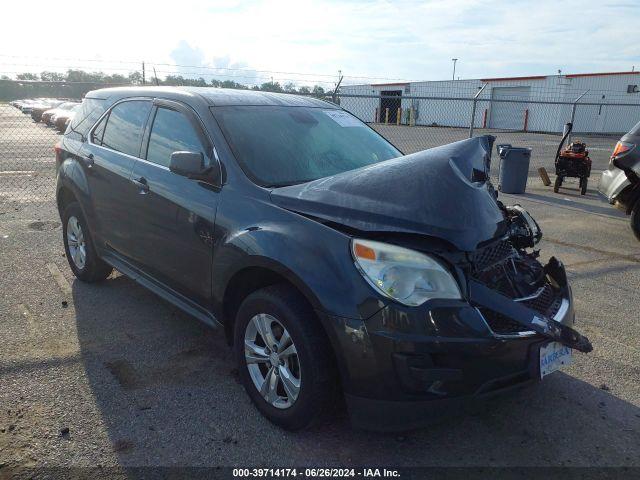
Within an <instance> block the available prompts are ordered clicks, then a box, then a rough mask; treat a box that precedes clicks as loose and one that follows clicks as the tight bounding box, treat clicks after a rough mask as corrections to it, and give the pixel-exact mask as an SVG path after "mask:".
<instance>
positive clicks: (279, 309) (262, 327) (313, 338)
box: [234, 284, 337, 430]
mask: <svg viewBox="0 0 640 480" xmlns="http://www.w3.org/2000/svg"><path fill="white" fill-rule="evenodd" d="M263 333H264V336H263ZM285 338H288V340H285ZM270 342H271V343H273V345H268V343H270ZM287 345H290V347H293V351H295V353H294V354H291V353H289V355H291V356H290V357H286V356H285V357H281V358H280V359H279V360H278V358H277V357H278V356H279V352H283V353H285V352H286V351H291V348H290V347H289V348H288V347H287ZM234 353H235V356H236V361H237V364H238V372H239V376H240V380H241V381H242V384H243V386H244V388H245V390H246V392H247V394H248V395H249V397H250V398H251V401H252V402H253V403H254V405H255V406H256V407H257V408H258V410H259V411H260V413H262V414H263V415H264V416H265V417H267V418H268V419H269V420H270V421H271V422H273V423H275V424H276V425H278V426H280V427H282V428H284V429H287V430H300V429H303V428H307V427H309V426H311V425H312V424H314V423H315V422H316V421H317V420H318V419H319V418H321V417H322V416H324V415H325V414H327V413H329V412H330V411H331V410H333V407H334V406H335V404H336V392H337V374H336V368H335V362H334V357H333V352H332V351H331V347H330V345H329V341H328V339H327V337H326V334H325V332H324V330H323V329H322V326H321V325H320V323H319V321H318V320H317V318H316V315H315V313H314V311H313V309H312V308H311V307H310V305H309V304H308V303H307V301H306V300H305V299H304V297H302V296H301V295H300V294H299V293H298V292H297V291H296V290H295V289H293V288H292V287H290V286H288V285H284V284H279V285H272V286H269V287H266V288H263V289H261V290H258V291H256V292H254V293H252V294H251V295H249V296H248V297H247V298H246V299H245V300H244V301H243V302H242V305H240V309H239V310H238V314H237V317H236V321H235V325H234ZM285 379H288V380H289V381H285ZM291 382H293V383H291ZM272 385H273V388H270V387H271V386H272Z"/></svg>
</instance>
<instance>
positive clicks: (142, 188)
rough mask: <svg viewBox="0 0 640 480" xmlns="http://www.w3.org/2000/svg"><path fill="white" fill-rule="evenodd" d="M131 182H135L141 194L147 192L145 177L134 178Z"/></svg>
mask: <svg viewBox="0 0 640 480" xmlns="http://www.w3.org/2000/svg"><path fill="white" fill-rule="evenodd" d="M132 182H133V183H135V184H136V185H137V186H138V187H139V188H140V194H141V195H144V194H146V193H148V192H149V183H148V182H147V179H146V178H144V177H140V178H134V179H133V180H132Z"/></svg>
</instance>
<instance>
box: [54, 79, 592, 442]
mask: <svg viewBox="0 0 640 480" xmlns="http://www.w3.org/2000/svg"><path fill="white" fill-rule="evenodd" d="M493 141H494V138H493V137H491V136H482V137H477V138H471V139H468V140H463V141H460V142H456V143H452V144H449V145H444V146H440V147H437V148H432V149H429V150H425V151H422V152H418V153H414V154H411V155H403V154H402V153H401V152H400V151H399V150H398V149H397V148H396V147H395V146H393V145H392V144H390V143H389V142H388V141H387V140H385V139H384V138H383V137H382V136H380V135H379V134H378V133H377V132H376V131H375V130H373V129H372V128H370V127H369V126H368V125H366V124H365V123H363V122H361V121H360V120H359V119H358V118H356V117H355V116H353V115H352V114H350V113H348V112H346V111H344V110H342V109H340V108H339V107H338V106H336V105H333V104H331V103H328V102H324V101H322V100H318V99H314V98H310V97H301V96H294V95H284V94H272V93H265V92H256V91H239V90H225V89H216V88H182V87H128V88H115V89H103V90H97V91H93V92H90V93H89V94H87V96H86V98H85V99H84V101H83V103H82V108H81V109H80V111H79V112H78V113H77V114H76V116H75V117H74V119H73V121H72V122H71V124H70V125H69V127H68V128H67V131H66V133H65V135H64V137H63V138H62V140H61V141H60V143H59V144H58V145H56V148H55V150H56V165H57V204H58V208H59V212H60V216H61V219H62V225H63V238H64V247H65V251H66V256H67V258H68V261H69V266H70V267H71V270H72V271H73V273H74V275H75V276H76V277H77V278H78V279H80V280H82V281H85V282H98V281H101V280H104V279H106V278H107V277H108V276H109V274H110V273H111V272H112V269H114V268H115V269H117V270H118V271H120V272H122V273H123V274H124V275H127V276H129V277H130V278H132V279H133V280H135V281H136V282H139V283H140V284H142V285H143V286H145V287H147V288H148V289H150V290H152V291H153V292H155V293H156V294H157V295H159V296H160V297H162V298H164V299H165V300H167V301H169V302H171V303H172V304H174V305H176V306H178V307H179V308H181V309H182V310H184V311H185V312H187V313H189V314H190V315H192V316H194V317H196V318H197V319H199V320H201V321H203V322H205V323H207V324H209V325H211V326H221V327H222V329H223V330H224V332H225V334H226V337H227V339H228V342H229V344H230V345H231V346H232V348H233V351H234V355H235V358H236V361H237V363H238V370H239V375H240V378H241V381H242V383H243V385H244V388H245V389H246V391H247V393H248V395H249V397H250V398H251V400H252V401H253V403H254V404H255V406H256V407H257V408H258V409H259V410H260V412H262V414H263V415H264V416H266V417H267V418H268V419H269V420H271V421H272V422H274V423H275V424H277V425H280V426H282V427H284V428H287V429H292V430H294V429H300V428H303V427H307V426H308V425H310V424H312V423H313V421H314V420H316V419H318V418H319V417H320V416H322V415H325V414H327V413H328V412H331V410H332V407H333V406H334V405H336V404H337V403H339V400H340V398H341V397H342V398H344V399H345V401H346V405H347V409H348V411H349V415H350V417H351V420H352V422H353V424H354V425H355V426H358V427H361V428H369V429H377V430H400V429H407V428H413V427H417V426H420V425H424V424H426V423H428V422H431V421H433V420H434V419H438V418H441V417H442V416H443V415H445V414H446V413H448V412H451V411H454V412H455V411H458V410H459V409H460V408H462V407H465V406H467V405H469V404H473V403H476V402H480V401H481V400H483V399H485V398H487V397H488V396H489V395H493V394H495V393H497V392H501V391H505V390H508V389H510V388H512V387H515V386H519V385H523V384H528V383H533V382H534V381H536V380H540V379H541V378H542V377H544V376H545V375H547V374H549V373H551V372H552V371H554V370H556V369H558V368H560V367H561V366H562V365H565V364H567V363H568V362H569V361H570V360H571V354H572V351H573V350H578V351H582V352H588V351H590V350H591V344H590V343H589V340H588V339H587V338H585V337H584V336H582V335H580V334H579V333H578V332H577V331H575V330H574V329H573V328H572V325H573V322H574V310H573V300H572V294H571V288H570V286H569V284H568V283H567V276H566V274H565V269H564V267H563V265H562V263H561V262H560V261H559V260H557V259H556V258H554V257H551V259H550V260H549V261H548V262H547V263H545V264H544V265H543V264H542V263H541V262H540V261H539V260H538V256H539V251H538V250H535V249H534V247H535V245H536V244H537V242H538V241H539V240H540V238H541V236H542V233H541V230H540V228H539V226H538V224H537V223H536V222H535V220H534V219H533V218H532V217H531V216H530V215H529V214H528V213H527V212H526V211H525V210H524V209H523V208H521V207H520V206H518V205H515V206H505V205H503V204H502V202H500V201H499V200H498V195H497V192H496V191H495V190H494V188H493V186H492V184H491V182H490V178H489V171H490V158H491V150H492V145H493Z"/></svg>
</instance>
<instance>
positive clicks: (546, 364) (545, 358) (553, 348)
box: [540, 342, 571, 378]
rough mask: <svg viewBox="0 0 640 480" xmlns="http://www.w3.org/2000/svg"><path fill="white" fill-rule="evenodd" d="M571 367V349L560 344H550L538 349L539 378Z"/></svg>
mask: <svg viewBox="0 0 640 480" xmlns="http://www.w3.org/2000/svg"><path fill="white" fill-rule="evenodd" d="M567 365H571V349H570V348H569V347H567V346H565V345H563V344H561V343H560V342H550V343H547V344H546V345H543V346H542V347H540V378H544V377H545V375H549V374H550V373H551V372H555V371H556V370H558V369H560V368H562V367H565V366H567Z"/></svg>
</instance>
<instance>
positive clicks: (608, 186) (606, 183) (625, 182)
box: [598, 166, 631, 204]
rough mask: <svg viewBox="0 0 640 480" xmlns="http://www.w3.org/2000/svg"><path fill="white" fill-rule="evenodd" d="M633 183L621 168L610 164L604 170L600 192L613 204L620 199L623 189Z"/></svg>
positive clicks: (599, 185) (599, 187) (599, 186)
mask: <svg viewBox="0 0 640 480" xmlns="http://www.w3.org/2000/svg"><path fill="white" fill-rule="evenodd" d="M629 185H631V182H629V179H628V178H627V175H626V174H625V173H624V171H622V170H621V169H619V168H617V167H614V166H609V168H607V170H604V171H603V172H602V175H601V177H600V183H599V184H598V192H599V193H600V194H601V195H602V196H603V197H604V198H606V199H607V201H608V202H609V203H611V204H613V203H615V202H616V200H618V198H619V196H620V194H621V193H622V191H623V190H624V189H625V188H627V187H628V186H629Z"/></svg>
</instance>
